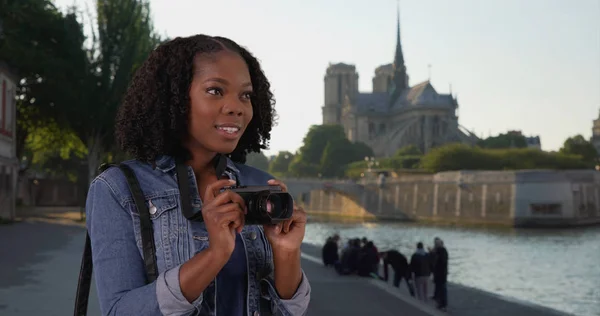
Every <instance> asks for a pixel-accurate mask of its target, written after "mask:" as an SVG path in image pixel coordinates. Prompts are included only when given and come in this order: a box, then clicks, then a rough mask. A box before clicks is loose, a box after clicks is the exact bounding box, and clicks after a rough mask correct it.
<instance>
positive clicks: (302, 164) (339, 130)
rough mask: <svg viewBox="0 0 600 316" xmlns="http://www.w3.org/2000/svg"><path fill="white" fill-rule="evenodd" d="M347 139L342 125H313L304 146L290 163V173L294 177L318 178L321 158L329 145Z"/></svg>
mask: <svg viewBox="0 0 600 316" xmlns="http://www.w3.org/2000/svg"><path fill="white" fill-rule="evenodd" d="M342 139H346V135H345V134H344V129H343V127H342V126H341V125H313V126H311V127H310V128H309V129H308V132H307V133H306V136H304V139H303V145H302V146H301V147H300V149H298V154H297V155H296V156H295V157H294V159H293V160H292V162H291V163H290V168H289V169H290V173H291V174H292V175H294V176H298V177H303V176H309V177H310V176H312V177H314V176H317V174H318V173H319V172H320V170H321V167H320V164H321V157H322V156H323V152H324V151H325V147H326V146H327V143H329V142H330V141H335V140H342Z"/></svg>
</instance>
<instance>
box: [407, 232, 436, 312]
mask: <svg viewBox="0 0 600 316" xmlns="http://www.w3.org/2000/svg"><path fill="white" fill-rule="evenodd" d="M410 272H411V273H412V275H413V277H414V279H415V288H416V292H417V298H418V299H419V300H421V301H423V302H427V283H428V282H429V277H430V276H431V259H430V256H429V254H428V253H427V252H426V251H425V249H423V243H422V242H419V243H417V250H416V251H415V253H414V254H413V255H412V257H411V258H410Z"/></svg>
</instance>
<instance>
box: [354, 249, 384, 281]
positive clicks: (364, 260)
mask: <svg viewBox="0 0 600 316" xmlns="http://www.w3.org/2000/svg"><path fill="white" fill-rule="evenodd" d="M378 265H379V254H378V253H377V248H375V245H374V244H373V242H372V241H368V242H367V244H366V245H365V246H364V247H363V248H362V249H361V250H360V255H359V258H358V271H357V272H358V275H359V276H363V277H369V276H373V274H376V272H377V270H376V269H377V267H378Z"/></svg>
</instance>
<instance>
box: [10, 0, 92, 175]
mask: <svg viewBox="0 0 600 316" xmlns="http://www.w3.org/2000/svg"><path fill="white" fill-rule="evenodd" d="M0 21H1V22H2V24H3V25H2V30H3V32H2V34H0V47H1V49H0V60H5V61H7V62H9V63H10V65H12V66H13V67H14V68H15V69H16V71H17V73H18V74H19V75H20V78H21V80H20V81H19V83H18V87H17V89H18V93H17V98H18V101H17V130H16V134H17V137H16V143H17V157H18V158H19V159H20V160H21V161H23V162H33V161H37V162H41V161H43V159H42V158H41V157H42V156H43V157H51V156H57V155H58V156H62V157H65V159H66V158H67V157H70V155H69V154H68V152H70V151H71V150H75V151H78V150H80V149H81V148H77V149H75V148H73V146H71V147H69V145H74V144H73V137H72V133H69V132H68V131H66V130H65V128H64V127H65V125H64V124H63V123H64V122H59V120H58V119H57V118H58V115H57V109H60V108H64V107H68V106H73V105H74V104H76V102H78V100H79V99H78V92H80V91H81V90H82V89H83V84H84V82H85V78H86V76H87V74H86V72H87V57H86V52H85V51H83V50H82V45H83V42H84V36H83V32H82V29H81V25H80V24H79V23H78V21H77V18H76V15H75V14H74V12H73V11H69V12H67V13H66V14H63V13H61V12H60V11H59V10H57V9H56V8H55V7H54V5H53V4H52V3H51V2H50V1H46V0H25V1H0ZM28 146H31V147H32V148H27V147H28ZM62 146H67V147H69V148H67V149H66V151H67V154H65V150H63V148H62ZM74 146H77V145H74ZM61 151H62V153H60V154H58V153H59V152H61ZM33 152H36V153H38V155H37V157H33ZM23 165H25V166H29V164H23ZM22 171H24V170H22Z"/></svg>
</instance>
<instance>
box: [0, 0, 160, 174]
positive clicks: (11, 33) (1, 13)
mask: <svg viewBox="0 0 600 316" xmlns="http://www.w3.org/2000/svg"><path fill="white" fill-rule="evenodd" d="M0 20H2V21H3V29H4V35H3V36H2V39H1V42H0V44H1V47H2V49H0V59H4V60H8V61H10V63H11V65H13V66H14V67H15V68H17V69H18V71H19V73H20V74H21V77H22V78H23V80H21V82H20V86H19V91H20V95H19V100H20V101H19V102H18V113H19V120H18V127H17V129H18V133H19V137H18V140H19V141H20V146H19V149H20V153H24V152H25V151H26V150H25V147H26V146H25V145H26V144H27V143H28V142H29V140H31V139H39V137H29V134H30V133H35V134H38V135H39V134H43V135H46V136H48V135H49V133H50V132H56V134H54V135H53V136H52V137H51V138H52V139H56V138H57V137H59V136H64V137H65V140H63V141H62V142H56V143H54V146H55V147H56V146H57V145H60V144H74V142H73V135H74V136H75V137H77V138H79V140H80V141H81V144H84V145H85V149H86V150H85V156H86V158H87V164H88V177H89V178H90V180H91V178H92V177H93V176H94V175H95V172H96V169H97V167H98V165H99V164H100V162H101V160H103V159H105V158H106V157H107V156H108V155H112V154H111V153H110V151H114V149H115V144H114V137H113V128H114V117H115V114H116V110H117V108H118V106H119V104H120V102H121V99H122V96H123V94H124V92H125V90H126V89H127V87H128V85H129V81H130V79H131V77H132V75H133V73H134V72H135V70H136V69H137V68H138V67H139V66H140V65H141V63H142V62H143V61H144V59H146V57H147V56H148V54H149V53H150V51H151V50H152V49H153V48H154V47H156V45H158V43H159V41H160V39H159V37H158V36H157V35H156V34H155V33H154V30H153V26H152V23H151V19H150V5H149V3H148V1H147V0H96V16H95V21H96V24H95V26H93V27H92V36H91V38H90V39H89V41H88V42H87V43H86V41H85V40H86V38H85V37H84V34H83V30H82V24H81V23H80V22H79V21H78V19H77V13H76V8H72V9H70V10H69V11H68V12H67V13H66V14H63V13H61V12H60V11H59V10H57V9H56V8H55V7H54V6H53V5H52V3H51V2H50V1H47V0H23V1H0ZM37 129H40V130H37ZM35 143H36V145H35V146H34V147H36V150H37V151H40V150H42V149H41V148H40V146H41V145H42V144H46V143H48V142H40V141H37V142H35ZM47 151H49V152H52V150H47ZM50 156H52V155H50ZM58 156H60V155H58ZM63 156H64V155H63Z"/></svg>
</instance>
